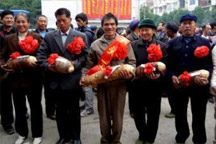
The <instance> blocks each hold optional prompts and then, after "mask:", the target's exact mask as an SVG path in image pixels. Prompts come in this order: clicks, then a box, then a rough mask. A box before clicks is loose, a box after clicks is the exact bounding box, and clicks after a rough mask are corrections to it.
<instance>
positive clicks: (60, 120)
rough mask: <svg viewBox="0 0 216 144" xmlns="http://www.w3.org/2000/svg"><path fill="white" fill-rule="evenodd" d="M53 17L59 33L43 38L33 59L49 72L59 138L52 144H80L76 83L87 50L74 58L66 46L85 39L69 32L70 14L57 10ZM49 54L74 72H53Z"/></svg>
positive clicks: (47, 77)
mask: <svg viewBox="0 0 216 144" xmlns="http://www.w3.org/2000/svg"><path fill="white" fill-rule="evenodd" d="M55 16H56V19H57V24H58V26H59V30H56V31H53V32H50V33H47V34H46V36H45V38H44V40H43V41H42V43H41V46H40V47H39V50H38V53H37V58H38V61H39V63H40V65H41V67H42V68H43V69H44V70H45V71H47V72H49V73H48V74H47V75H46V79H47V81H48V86H49V88H50V89H51V90H50V92H51V95H53V96H55V97H56V122H57V128H58V132H59V137H60V138H59V140H58V141H57V143H56V144H65V143H68V142H70V141H71V140H73V141H74V144H81V140H80V131H81V129H80V127H81V126H80V125H81V122H80V109H79V99H80V96H81V95H83V91H82V88H81V87H80V85H79V81H80V78H81V75H82V73H81V69H82V68H83V67H84V66H85V63H86V56H87V48H86V47H84V48H83V49H81V51H80V53H79V54H78V53H73V52H71V51H70V50H69V49H68V47H67V45H68V44H70V43H71V42H73V41H74V39H75V38H77V37H81V39H83V40H84V41H85V43H86V36H85V35H84V34H82V33H80V32H77V31H74V30H72V29H71V28H70V24H71V13H70V11H69V10H68V9H66V8H60V9H58V10H57V11H56V12H55ZM52 53H57V54H58V55H60V56H62V57H64V58H66V59H68V60H69V61H70V62H71V63H72V64H73V65H74V71H73V72H72V73H67V74H62V73H58V72H55V70H54V68H53V66H52V65H51V64H49V63H48V62H47V59H48V57H49V55H50V54H52Z"/></svg>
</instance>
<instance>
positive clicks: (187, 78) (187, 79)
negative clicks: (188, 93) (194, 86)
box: [179, 71, 192, 83]
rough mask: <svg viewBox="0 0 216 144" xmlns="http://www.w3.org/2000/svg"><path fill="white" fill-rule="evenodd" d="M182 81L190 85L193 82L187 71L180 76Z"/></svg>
mask: <svg viewBox="0 0 216 144" xmlns="http://www.w3.org/2000/svg"><path fill="white" fill-rule="evenodd" d="M179 79H180V81H182V82H183V83H188V82H190V81H191V80H192V77H191V76H190V75H189V73H188V72H187V71H184V72H183V74H181V75H180V76H179Z"/></svg>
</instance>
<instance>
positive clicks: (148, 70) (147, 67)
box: [144, 63, 154, 74]
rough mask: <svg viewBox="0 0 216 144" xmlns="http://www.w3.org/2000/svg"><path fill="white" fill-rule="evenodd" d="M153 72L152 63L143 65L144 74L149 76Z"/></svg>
mask: <svg viewBox="0 0 216 144" xmlns="http://www.w3.org/2000/svg"><path fill="white" fill-rule="evenodd" d="M153 71H154V65H153V63H147V64H145V68H144V73H145V74H151V73H153Z"/></svg>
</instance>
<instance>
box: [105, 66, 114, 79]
mask: <svg viewBox="0 0 216 144" xmlns="http://www.w3.org/2000/svg"><path fill="white" fill-rule="evenodd" d="M111 73H112V67H111V66H106V67H105V69H104V75H105V76H107V77H109V76H110V75H111Z"/></svg>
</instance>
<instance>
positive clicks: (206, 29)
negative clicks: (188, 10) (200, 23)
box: [204, 24, 211, 35]
mask: <svg viewBox="0 0 216 144" xmlns="http://www.w3.org/2000/svg"><path fill="white" fill-rule="evenodd" d="M204 33H205V34H206V35H209V34H210V33H211V26H210V25H209V24H207V25H206V27H205V30H204Z"/></svg>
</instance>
